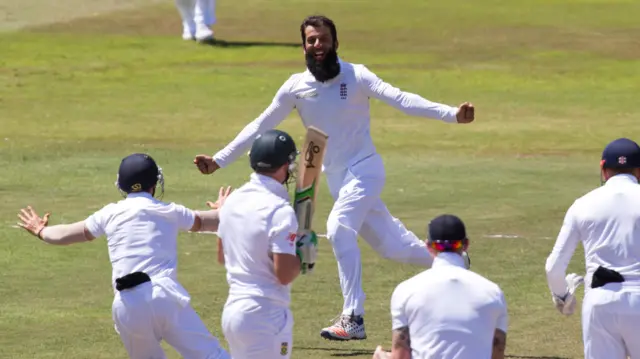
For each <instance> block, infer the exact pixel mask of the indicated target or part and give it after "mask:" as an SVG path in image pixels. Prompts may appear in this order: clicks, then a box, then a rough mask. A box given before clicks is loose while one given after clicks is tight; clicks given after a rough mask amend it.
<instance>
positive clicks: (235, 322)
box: [218, 130, 316, 359]
mask: <svg viewBox="0 0 640 359" xmlns="http://www.w3.org/2000/svg"><path fill="white" fill-rule="evenodd" d="M297 153H298V151H297V150H296V145H295V143H294V141H293V139H292V138H291V136H289V135H288V134H287V133H286V132H283V131H278V130H271V131H267V132H265V133H264V134H263V135H262V136H259V137H258V138H257V139H256V140H255V142H253V145H252V147H251V152H250V163H251V168H253V170H254V172H253V173H252V174H251V177H250V180H249V182H248V183H246V184H245V185H243V186H242V187H240V188H238V189H237V190H236V191H235V192H234V193H232V194H231V195H230V196H229V198H228V199H227V201H226V203H225V205H224V207H222V209H221V211H220V229H219V231H218V236H219V245H218V246H219V248H220V249H222V253H223V256H222V257H220V256H219V257H218V258H219V261H220V262H221V263H222V264H224V265H225V267H226V270H227V281H228V283H229V296H228V298H227V301H226V303H225V306H224V310H223V313H222V330H223V332H224V336H225V338H226V339H227V342H228V343H229V351H230V352H231V356H232V357H233V358H234V359H258V358H283V359H287V358H289V357H290V356H291V349H292V339H293V316H292V314H291V311H290V310H289V303H290V301H291V298H290V296H291V293H290V292H291V283H292V282H293V281H294V279H295V278H296V277H297V276H298V275H299V274H300V268H301V262H303V261H304V259H305V257H304V256H305V254H306V255H307V256H308V255H314V256H315V254H316V253H315V250H316V246H315V245H311V243H309V242H308V240H309V238H307V239H304V238H303V239H301V240H298V239H297V234H296V233H297V231H298V222H297V219H296V215H295V213H294V210H293V207H292V206H291V204H290V199H289V193H288V191H287V188H286V187H285V185H287V184H288V183H289V180H291V179H293V177H291V174H292V171H294V169H295V160H296V157H297ZM305 240H306V241H307V242H305ZM305 244H306V245H305ZM310 251H313V253H311V252H310ZM218 253H220V251H219V252H218Z"/></svg>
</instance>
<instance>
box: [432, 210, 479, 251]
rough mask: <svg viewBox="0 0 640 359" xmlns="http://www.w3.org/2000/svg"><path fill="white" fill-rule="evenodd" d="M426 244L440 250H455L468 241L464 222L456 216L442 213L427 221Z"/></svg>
mask: <svg viewBox="0 0 640 359" xmlns="http://www.w3.org/2000/svg"><path fill="white" fill-rule="evenodd" d="M427 234H428V237H427V244H428V245H429V247H432V248H434V249H436V250H438V251H441V252H448V251H457V250H458V249H461V248H462V247H464V245H465V244H467V243H468V242H469V239H468V238H467V231H466V228H465V225H464V222H462V220H461V219H460V218H458V217H457V216H454V215H451V214H443V215H441V216H438V217H436V218H434V219H433V220H432V221H431V222H429V226H428V229H427Z"/></svg>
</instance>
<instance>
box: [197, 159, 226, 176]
mask: <svg viewBox="0 0 640 359" xmlns="http://www.w3.org/2000/svg"><path fill="white" fill-rule="evenodd" d="M193 163H194V164H195V165H196V166H197V167H198V169H199V170H200V173H202V174H205V175H209V174H212V173H213V172H215V171H216V170H217V169H218V168H220V166H218V164H217V163H216V161H214V160H213V157H211V156H207V155H197V156H196V158H194V159H193Z"/></svg>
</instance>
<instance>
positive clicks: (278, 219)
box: [269, 206, 298, 255]
mask: <svg viewBox="0 0 640 359" xmlns="http://www.w3.org/2000/svg"><path fill="white" fill-rule="evenodd" d="M297 232H298V219H297V218H296V214H295V212H294V210H293V208H291V207H290V206H283V207H280V208H279V209H277V210H276V212H275V213H274V214H273V217H272V219H271V226H270V228H269V238H270V241H269V248H270V250H271V252H272V253H283V254H292V255H295V254H296V235H297Z"/></svg>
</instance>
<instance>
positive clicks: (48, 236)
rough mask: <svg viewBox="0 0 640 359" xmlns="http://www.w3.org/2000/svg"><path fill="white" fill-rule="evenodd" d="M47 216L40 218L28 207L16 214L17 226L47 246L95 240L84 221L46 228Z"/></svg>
mask: <svg viewBox="0 0 640 359" xmlns="http://www.w3.org/2000/svg"><path fill="white" fill-rule="evenodd" d="M49 215H50V214H49V213H47V214H45V215H44V217H42V218H40V216H38V214H37V213H36V212H35V211H34V210H33V208H31V206H28V207H27V208H24V209H22V210H21V211H20V213H19V214H18V218H20V222H18V225H19V226H20V227H22V228H24V229H25V230H26V231H28V232H29V233H31V234H32V235H34V236H36V237H38V238H40V239H41V240H42V241H44V242H46V243H49V244H56V245H68V244H74V243H81V242H87V241H90V240H93V239H94V238H95V237H94V236H93V235H92V234H91V232H89V230H88V229H87V227H86V225H85V222H84V221H80V222H75V223H72V224H59V225H55V226H51V227H48V226H47V225H48V224H49Z"/></svg>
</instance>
